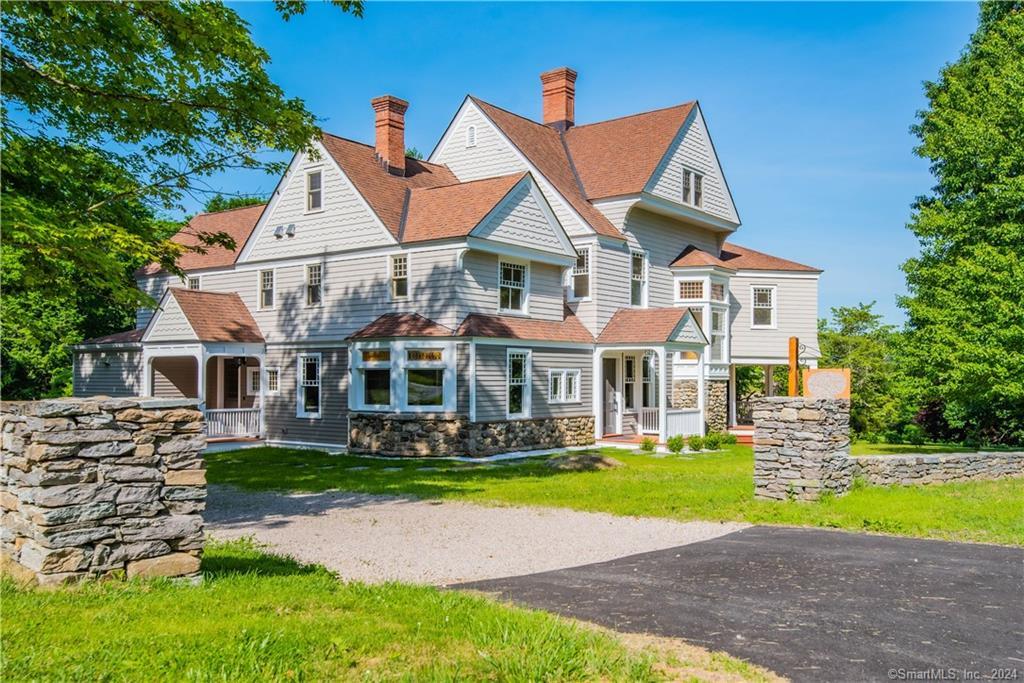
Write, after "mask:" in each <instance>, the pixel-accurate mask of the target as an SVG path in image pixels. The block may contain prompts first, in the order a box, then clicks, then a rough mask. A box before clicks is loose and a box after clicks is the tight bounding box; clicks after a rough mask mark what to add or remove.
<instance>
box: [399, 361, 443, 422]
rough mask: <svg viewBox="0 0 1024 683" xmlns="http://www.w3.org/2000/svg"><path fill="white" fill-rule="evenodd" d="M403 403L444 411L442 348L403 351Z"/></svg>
mask: <svg viewBox="0 0 1024 683" xmlns="http://www.w3.org/2000/svg"><path fill="white" fill-rule="evenodd" d="M405 356H406V357H405V403H406V405H407V406H414V407H417V408H422V407H427V406H429V407H433V408H434V409H436V410H443V409H444V376H445V374H446V372H447V369H448V368H447V365H446V363H445V359H444V349H443V348H431V347H422V348H412V349H406V351H405Z"/></svg>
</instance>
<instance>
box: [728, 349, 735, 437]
mask: <svg viewBox="0 0 1024 683" xmlns="http://www.w3.org/2000/svg"><path fill="white" fill-rule="evenodd" d="M728 401H729V425H726V426H730V425H734V424H736V366H735V365H732V364H730V365H729V399H728Z"/></svg>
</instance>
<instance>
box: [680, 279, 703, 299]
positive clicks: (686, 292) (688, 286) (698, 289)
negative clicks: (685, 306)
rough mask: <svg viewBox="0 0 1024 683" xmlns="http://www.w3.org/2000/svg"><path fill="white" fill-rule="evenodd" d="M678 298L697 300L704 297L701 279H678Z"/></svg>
mask: <svg viewBox="0 0 1024 683" xmlns="http://www.w3.org/2000/svg"><path fill="white" fill-rule="evenodd" d="M679 298H680V299H682V300H683V301H697V300H700V299H703V298H704V281H703V280H680V281H679Z"/></svg>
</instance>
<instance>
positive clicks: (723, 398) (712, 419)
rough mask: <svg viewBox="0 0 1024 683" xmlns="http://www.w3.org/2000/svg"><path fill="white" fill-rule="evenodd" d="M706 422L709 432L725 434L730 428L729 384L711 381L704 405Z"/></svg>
mask: <svg viewBox="0 0 1024 683" xmlns="http://www.w3.org/2000/svg"><path fill="white" fill-rule="evenodd" d="M704 421H705V424H706V425H707V430H708V431H709V432H724V431H725V430H726V429H727V428H728V427H729V383H728V382H718V381H714V380H709V381H708V382H707V398H706V400H705V403H704Z"/></svg>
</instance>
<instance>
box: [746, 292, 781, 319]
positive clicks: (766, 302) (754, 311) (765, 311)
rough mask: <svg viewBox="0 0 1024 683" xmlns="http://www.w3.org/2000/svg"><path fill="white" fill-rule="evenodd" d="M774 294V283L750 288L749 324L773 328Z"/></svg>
mask: <svg viewBox="0 0 1024 683" xmlns="http://www.w3.org/2000/svg"><path fill="white" fill-rule="evenodd" d="M775 307H776V296H775V285H771V286H757V285H754V286H752V287H751V288H750V326H751V327H755V328H756V327H764V328H774V327H775V324H776V318H775Z"/></svg>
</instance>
